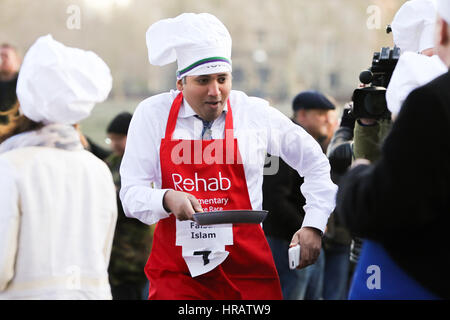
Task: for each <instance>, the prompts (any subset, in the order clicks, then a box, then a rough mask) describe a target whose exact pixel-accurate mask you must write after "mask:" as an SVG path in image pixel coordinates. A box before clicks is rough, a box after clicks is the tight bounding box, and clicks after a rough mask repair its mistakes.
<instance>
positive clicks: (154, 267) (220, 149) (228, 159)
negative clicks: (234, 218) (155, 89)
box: [145, 93, 282, 300]
mask: <svg viewBox="0 0 450 320" xmlns="http://www.w3.org/2000/svg"><path fill="white" fill-rule="evenodd" d="M182 101H183V95H182V94H181V93H180V94H179V95H178V96H177V97H176V98H175V100H174V102H173V104H172V107H171V110H170V114H169V119H168V122H167V127H166V134H165V137H164V138H163V139H162V140H161V147H160V161H161V173H162V188H163V189H174V190H178V191H184V192H188V193H190V194H192V195H194V196H195V197H196V198H197V199H198V200H199V202H200V204H201V205H202V207H203V209H204V211H205V212H206V211H215V210H233V209H241V210H244V209H252V206H251V203H250V198H249V194H248V190H247V182H246V179H245V173H244V167H243V165H242V160H241V158H240V154H239V149H238V144H237V139H235V138H234V136H233V116H232V111H231V106H230V103H229V102H228V112H227V115H226V120H225V139H217V140H172V134H173V132H174V130H175V126H176V120H177V118H178V112H179V110H180V107H181V104H182ZM145 273H146V275H147V277H148V279H149V282H150V291H149V299H170V300H184V299H209V300H213V299H219V300H225V299H249V300H262V299H282V293H281V288H280V281H279V278H278V274H277V271H276V268H275V264H274V262H273V258H272V254H271V251H270V248H269V245H268V244H267V241H266V238H265V236H264V232H263V230H262V228H261V226H260V225H259V224H257V225H255V224H241V225H216V226H199V225H197V224H196V223H195V222H193V221H190V220H189V221H178V220H177V219H176V218H175V216H174V215H170V216H169V217H168V218H165V219H162V220H160V221H159V222H158V224H157V226H156V229H155V233H154V239H153V248H152V251H151V254H150V257H149V259H148V262H147V265H146V266H145Z"/></svg>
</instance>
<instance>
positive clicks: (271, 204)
mask: <svg viewBox="0 0 450 320" xmlns="http://www.w3.org/2000/svg"><path fill="white" fill-rule="evenodd" d="M334 109H335V106H334V104H333V103H332V102H331V101H330V100H329V99H328V98H327V97H325V95H323V94H322V93H320V92H318V91H315V90H308V91H302V92H300V93H299V94H297V95H296V96H295V98H294V99H293V101H292V110H293V112H294V114H293V117H292V121H293V122H294V123H295V124H297V125H299V126H301V127H302V128H303V129H305V130H306V132H308V133H309V134H310V135H311V136H312V137H313V138H314V139H315V140H316V141H317V142H318V143H319V144H320V145H321V146H322V144H323V143H324V142H325V140H326V138H327V137H328V135H329V132H328V130H329V120H328V118H329V115H328V113H329V112H330V110H334ZM323 149H324V148H322V150H323ZM269 159H270V160H271V161H273V160H274V156H273V155H270V156H269ZM277 161H278V162H279V168H278V171H277V172H276V174H273V175H265V176H264V180H263V209H265V210H268V211H269V214H268V216H267V218H266V219H265V220H264V223H263V229H264V233H265V234H266V237H267V240H268V243H269V246H270V247H271V249H272V252H273V257H274V260H275V265H276V267H277V271H278V275H279V276H280V281H281V289H282V291H283V297H284V299H287V300H304V299H308V300H317V299H320V298H321V296H322V290H321V288H320V285H319V284H318V283H317V284H316V283H315V282H316V281H315V280H316V279H319V277H320V274H321V269H322V267H321V262H322V261H323V260H319V263H318V264H315V265H314V266H309V267H308V268H303V269H300V270H295V272H293V271H292V270H290V268H289V262H288V259H287V256H286V251H287V250H288V248H289V244H290V242H291V238H292V234H294V233H295V232H296V231H297V230H298V229H299V228H300V227H301V226H302V222H303V218H304V216H305V210H304V206H305V204H306V203H305V197H304V196H303V195H302V193H301V192H299V190H301V189H300V188H301V186H302V184H303V182H304V179H303V177H302V176H300V175H299V173H298V172H297V171H296V170H295V169H294V168H292V167H290V166H289V165H288V164H287V163H286V162H285V161H284V160H283V159H279V158H277ZM322 254H323V253H322ZM321 258H322V257H321ZM319 259H320V258H319ZM317 282H319V281H317Z"/></svg>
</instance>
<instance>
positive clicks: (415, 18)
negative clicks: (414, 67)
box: [392, 0, 437, 52]
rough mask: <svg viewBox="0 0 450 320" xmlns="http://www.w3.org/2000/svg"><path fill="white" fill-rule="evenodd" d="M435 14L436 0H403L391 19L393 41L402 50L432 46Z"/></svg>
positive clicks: (423, 48)
mask: <svg viewBox="0 0 450 320" xmlns="http://www.w3.org/2000/svg"><path fill="white" fill-rule="evenodd" d="M436 15H437V12H436V0H410V1H407V2H405V3H404V4H403V5H402V6H401V8H400V9H399V10H398V11H397V13H396V14H395V17H394V20H393V21H392V33H393V35H394V43H395V44H396V45H397V47H399V48H400V49H401V51H402V52H406V51H412V52H422V51H423V50H425V49H429V48H433V47H434V28H435V24H436Z"/></svg>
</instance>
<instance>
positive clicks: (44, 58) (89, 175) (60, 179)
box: [0, 35, 117, 300]
mask: <svg viewBox="0 0 450 320" xmlns="http://www.w3.org/2000/svg"><path fill="white" fill-rule="evenodd" d="M111 87H112V78H111V73H110V70H109V68H108V66H107V65H106V64H105V63H104V62H103V60H102V59H101V58H100V57H98V56H97V55H96V54H95V53H93V52H90V51H84V50H81V49H77V48H69V47H66V46H64V45H63V44H62V43H60V42H58V41H55V40H54V39H53V38H52V36H51V35H47V36H43V37H40V38H38V39H37V40H36V42H35V43H34V44H33V45H32V46H31V47H30V49H29V50H28V52H27V53H26V55H25V58H24V61H23V65H22V67H21V69H20V72H19V77H18V80H17V97H18V101H19V103H20V112H21V115H20V117H19V119H18V121H17V122H18V125H17V127H16V128H15V129H14V132H12V136H10V137H8V138H7V139H6V140H4V141H3V142H2V143H1V144H0V177H1V183H0V221H1V223H0V299H20V300H24V299H51V300H55V299H63V300H64V299H111V288H110V285H109V282H108V272H107V269H108V263H109V256H110V252H111V245H112V240H113V234H114V228H115V224H116V219H117V205H116V193H115V188H114V183H113V179H112V176H111V173H110V171H109V169H108V167H107V166H106V164H105V163H104V162H103V161H101V160H100V159H98V158H97V157H95V156H94V155H93V154H92V153H90V152H88V151H86V150H84V148H83V146H82V144H81V141H80V136H79V134H78V132H77V131H76V129H75V128H74V126H73V125H74V124H75V123H78V122H79V121H81V120H82V119H84V118H86V117H88V116H89V114H90V112H91V110H92V108H93V107H94V105H95V104H96V103H97V102H101V101H104V100H105V99H106V98H107V96H108V94H109V92H110V90H111Z"/></svg>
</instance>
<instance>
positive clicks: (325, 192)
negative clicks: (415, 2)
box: [120, 13, 336, 299]
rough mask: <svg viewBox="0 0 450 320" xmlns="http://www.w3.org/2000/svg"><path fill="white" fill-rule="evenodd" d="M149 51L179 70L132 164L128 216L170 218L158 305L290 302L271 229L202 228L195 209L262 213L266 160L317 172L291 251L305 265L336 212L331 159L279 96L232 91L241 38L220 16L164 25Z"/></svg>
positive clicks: (157, 237) (130, 157) (155, 274)
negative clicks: (276, 104)
mask: <svg viewBox="0 0 450 320" xmlns="http://www.w3.org/2000/svg"><path fill="white" fill-rule="evenodd" d="M147 46H148V52H149V60H150V63H151V64H154V65H161V66H162V65H166V64H168V63H172V62H175V61H176V62H177V64H178V71H177V82H176V86H177V90H172V91H170V92H166V93H162V94H159V95H156V96H153V97H150V98H148V99H146V100H144V101H143V102H142V103H141V104H140V105H139V106H138V107H137V109H136V111H135V113H134V115H133V118H132V120H131V124H130V128H129V131H128V139H127V145H126V149H125V155H124V158H123V161H122V165H121V168H120V173H121V179H122V188H121V191H120V197H121V200H122V204H123V206H124V211H125V214H126V215H127V216H128V217H134V218H137V219H139V220H141V221H142V222H144V223H147V224H154V223H156V222H158V225H157V227H156V230H155V234H154V240H153V247H152V253H151V255H150V258H149V260H148V263H147V265H146V267H145V272H146V274H147V277H148V278H149V282H150V292H149V298H150V299H280V298H282V296H281V290H280V284H279V279H278V275H277V272H276V269H275V265H274V262H273V258H272V254H271V252H270V248H269V246H268V244H267V241H266V239H265V237H264V233H263V231H262V228H261V225H260V224H231V222H230V223H229V224H222V225H207V226H201V225H198V224H196V223H195V222H194V221H192V220H193V214H195V213H196V212H197V213H199V212H200V213H201V212H203V211H205V213H206V211H214V212H217V211H222V210H260V209H261V206H262V192H261V187H262V180H263V169H264V168H263V167H264V159H265V154H266V152H267V151H268V152H269V153H270V154H273V155H277V156H280V157H281V158H283V159H284V160H285V161H286V162H287V163H288V164H289V165H291V166H292V167H294V168H295V169H296V170H297V171H298V172H299V173H300V174H301V175H302V176H304V177H305V183H304V185H303V187H302V191H303V193H304V195H305V198H306V206H305V211H306V214H305V219H304V222H303V225H302V228H301V229H300V230H299V231H297V232H296V233H295V235H293V238H292V244H291V245H292V246H294V245H296V244H298V243H300V246H301V253H300V255H301V258H300V266H299V267H300V268H302V267H305V266H306V265H309V264H312V263H314V261H315V260H316V259H317V256H318V254H319V252H320V247H321V235H322V232H323V231H324V229H325V226H326V223H327V220H328V217H329V214H330V213H331V211H332V210H333V207H334V196H335V193H336V186H335V185H334V184H333V183H332V182H331V179H330V166H329V163H328V160H327V158H326V157H325V155H324V154H323V153H322V151H321V148H320V146H319V144H318V143H317V142H316V141H315V140H314V139H313V138H312V137H311V136H310V135H308V134H307V133H306V132H305V131H304V130H303V129H302V128H300V127H299V126H296V125H295V124H294V123H292V121H290V120H289V118H287V117H285V116H284V115H282V114H281V113H280V112H279V111H278V110H276V109H275V108H272V107H270V106H269V104H268V102H267V101H265V100H262V99H259V98H254V97H248V96H247V95H246V94H245V93H243V92H239V91H235V90H231V80H232V79H231V71H232V61H231V37H230V34H229V33H228V30H227V29H226V27H225V26H224V25H223V24H222V23H221V22H220V21H219V20H218V19H217V18H216V17H214V16H213V15H211V14H207V13H201V14H194V13H184V14H182V15H180V16H178V17H175V18H170V19H164V20H161V21H158V22H156V23H155V24H153V25H152V26H150V28H149V29H148V31H147ZM212 150H214V151H212ZM255 158H256V159H255ZM152 182H153V183H154V184H155V186H156V188H154V189H153V188H151V187H150V185H151V183H152ZM299 192H300V190H299ZM205 213H202V214H205ZM219 214H220V213H219ZM233 214H234V215H233V216H232V217H235V218H236V219H237V221H239V215H238V213H233ZM252 214H256V213H252ZM219 217H220V216H219ZM222 217H223V216H222ZM285 254H286V256H287V255H288V253H287V252H285Z"/></svg>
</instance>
